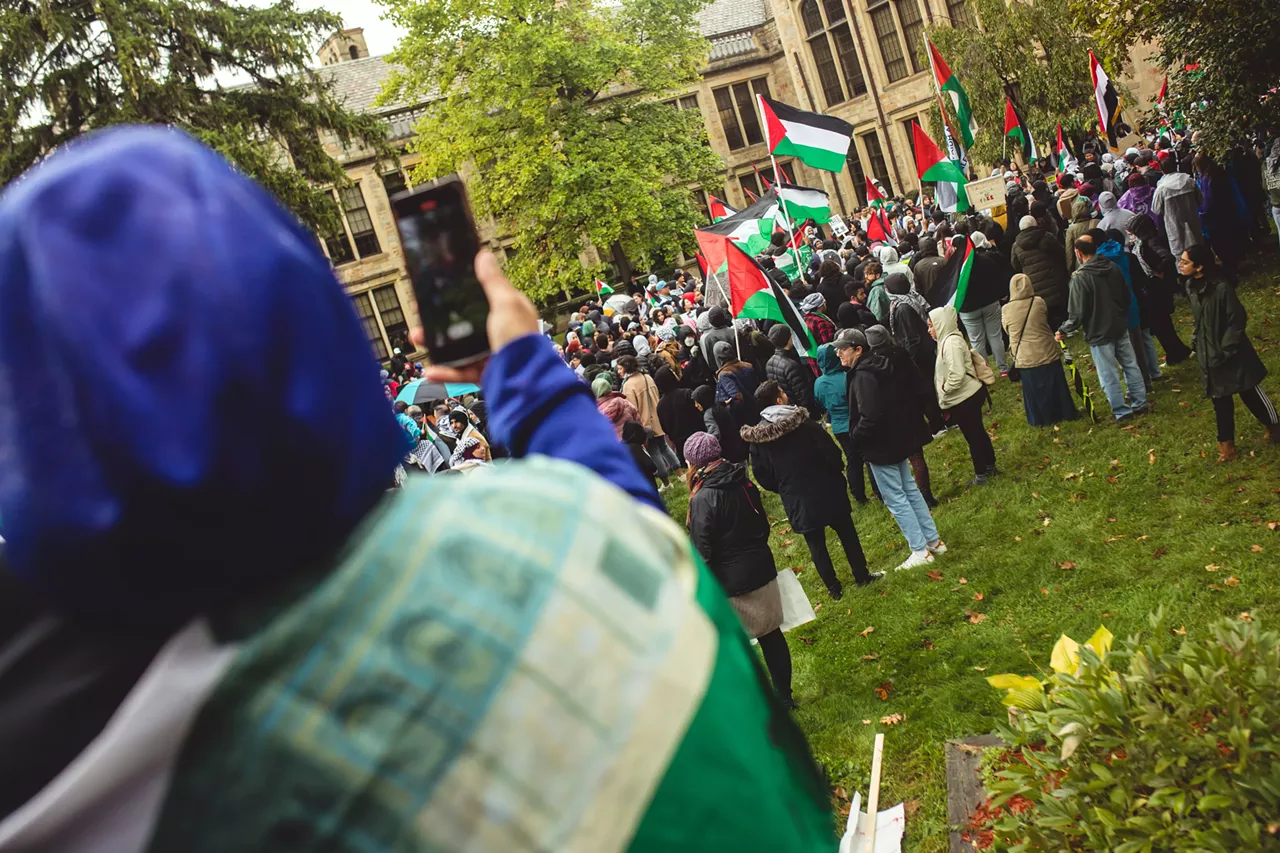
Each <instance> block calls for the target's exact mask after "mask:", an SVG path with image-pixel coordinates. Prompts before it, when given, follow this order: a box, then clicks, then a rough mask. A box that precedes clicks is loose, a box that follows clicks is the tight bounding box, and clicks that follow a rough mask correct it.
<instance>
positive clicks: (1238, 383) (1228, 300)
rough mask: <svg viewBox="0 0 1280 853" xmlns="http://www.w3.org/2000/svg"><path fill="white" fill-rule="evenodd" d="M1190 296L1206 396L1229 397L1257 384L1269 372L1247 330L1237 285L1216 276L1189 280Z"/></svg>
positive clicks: (1188, 295) (1197, 353)
mask: <svg viewBox="0 0 1280 853" xmlns="http://www.w3.org/2000/svg"><path fill="white" fill-rule="evenodd" d="M1187 298H1188V300H1189V301H1190V302H1191V316H1192V318H1194V320H1195V323H1196V328H1195V333H1194V338H1193V340H1192V347H1193V348H1194V349H1195V351H1196V361H1198V362H1199V363H1200V371H1201V372H1202V373H1203V374H1204V393H1205V396H1206V397H1210V398H1212V397H1227V396H1230V395H1232V394H1239V393H1240V392H1241V391H1247V390H1248V389H1250V388H1252V387H1254V386H1255V385H1257V384H1258V383H1259V382H1261V381H1262V380H1263V379H1265V378H1266V376H1267V368H1266V367H1265V366H1264V365H1263V364H1262V360H1261V359H1259V358H1258V353H1257V352H1256V351H1255V350H1254V348H1253V344H1252V343H1250V341H1249V335H1248V334H1247V333H1246V332H1245V323H1246V322H1247V320H1248V315H1247V314H1246V313H1245V310H1244V306H1243V305H1241V304H1240V300H1239V298H1237V297H1236V292H1235V289H1234V288H1232V287H1230V286H1229V285H1228V284H1227V283H1226V282H1224V281H1223V280H1222V279H1220V278H1218V277H1216V276H1210V275H1205V276H1204V277H1203V278H1198V279H1196V278H1193V279H1188V280H1187Z"/></svg>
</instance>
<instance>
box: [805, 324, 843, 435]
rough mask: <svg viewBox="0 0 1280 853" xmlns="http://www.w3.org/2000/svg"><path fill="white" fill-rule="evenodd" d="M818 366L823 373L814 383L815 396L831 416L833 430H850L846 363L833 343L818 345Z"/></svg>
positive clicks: (839, 432)
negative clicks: (842, 361) (843, 362)
mask: <svg viewBox="0 0 1280 853" xmlns="http://www.w3.org/2000/svg"><path fill="white" fill-rule="evenodd" d="M818 367H819V368H821V369H822V375H821V376H819V377H818V378H817V379H816V380H814V383H813V396H814V398H815V399H816V400H817V402H818V405H820V406H822V408H823V409H825V410H826V412H827V415H828V416H829V417H830V418H831V431H832V432H833V433H835V434H836V435H840V434H841V433H845V432H848V431H849V398H848V396H847V390H846V378H845V370H844V365H843V364H841V363H840V356H838V355H836V349H835V347H833V346H832V345H831V344H823V345H822V346H820V347H818Z"/></svg>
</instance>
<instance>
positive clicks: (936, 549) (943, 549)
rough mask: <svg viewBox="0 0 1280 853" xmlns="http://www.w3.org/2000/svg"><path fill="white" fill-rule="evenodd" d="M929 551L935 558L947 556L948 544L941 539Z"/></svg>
mask: <svg viewBox="0 0 1280 853" xmlns="http://www.w3.org/2000/svg"><path fill="white" fill-rule="evenodd" d="M928 550H929V553H930V554H933V555H934V556H935V557H936V556H937V555H939V554H945V553H947V543H946V542H943V541H942V540H941V539H939V540H938V541H937V542H935V543H933V544H932V545H930V546H929V547H928Z"/></svg>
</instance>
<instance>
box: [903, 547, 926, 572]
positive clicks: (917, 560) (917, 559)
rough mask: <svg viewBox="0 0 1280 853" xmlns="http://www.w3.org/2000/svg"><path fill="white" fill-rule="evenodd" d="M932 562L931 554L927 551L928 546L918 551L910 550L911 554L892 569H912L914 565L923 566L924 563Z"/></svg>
mask: <svg viewBox="0 0 1280 853" xmlns="http://www.w3.org/2000/svg"><path fill="white" fill-rule="evenodd" d="M932 562H933V555H932V554H930V553H929V549H928V548H925V549H923V550H920V551H912V552H911V556H910V557H907V559H906V560H904V561H903V563H902V565H901V566H898V567H897V568H896V569H894V571H895V572H900V571H902V570H903V569H914V568H915V567H916V566H923V565H924V564H925V563H932Z"/></svg>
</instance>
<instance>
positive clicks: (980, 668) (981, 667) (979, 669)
mask: <svg viewBox="0 0 1280 853" xmlns="http://www.w3.org/2000/svg"><path fill="white" fill-rule="evenodd" d="M974 669H976V670H977V671H978V672H986V671H987V668H986V667H985V666H975V667H974Z"/></svg>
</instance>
